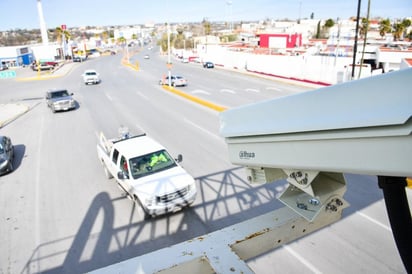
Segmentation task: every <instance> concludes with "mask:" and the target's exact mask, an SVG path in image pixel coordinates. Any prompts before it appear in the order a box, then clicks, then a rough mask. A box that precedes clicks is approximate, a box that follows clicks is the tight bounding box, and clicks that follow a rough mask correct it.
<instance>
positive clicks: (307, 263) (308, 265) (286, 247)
mask: <svg viewBox="0 0 412 274" xmlns="http://www.w3.org/2000/svg"><path fill="white" fill-rule="evenodd" d="M283 248H285V249H286V250H287V251H288V252H289V253H290V254H292V256H294V257H295V258H296V259H298V261H300V262H301V263H302V264H303V265H305V266H306V267H307V268H309V269H310V270H311V271H312V272H313V273H322V272H321V271H320V270H319V269H317V268H316V267H315V266H314V265H313V264H311V263H310V262H309V261H307V260H305V258H303V257H302V256H300V255H299V254H298V253H297V252H295V251H294V250H293V249H292V248H291V247H289V246H286V245H284V246H283Z"/></svg>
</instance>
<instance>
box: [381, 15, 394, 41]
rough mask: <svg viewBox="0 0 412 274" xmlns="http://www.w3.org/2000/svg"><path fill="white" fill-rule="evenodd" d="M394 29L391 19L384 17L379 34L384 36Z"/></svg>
mask: <svg viewBox="0 0 412 274" xmlns="http://www.w3.org/2000/svg"><path fill="white" fill-rule="evenodd" d="M391 30H392V27H391V21H390V20H389V19H383V20H381V21H380V22H379V35H380V36H381V37H382V38H383V37H384V36H385V35H386V34H387V33H390V32H391Z"/></svg>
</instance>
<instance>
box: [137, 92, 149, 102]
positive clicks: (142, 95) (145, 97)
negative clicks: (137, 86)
mask: <svg viewBox="0 0 412 274" xmlns="http://www.w3.org/2000/svg"><path fill="white" fill-rule="evenodd" d="M136 94H137V95H139V96H140V97H142V98H143V99H145V100H147V101H149V97H147V96H146V95H144V94H143V93H141V92H140V91H137V92H136Z"/></svg>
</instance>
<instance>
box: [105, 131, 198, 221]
mask: <svg viewBox="0 0 412 274" xmlns="http://www.w3.org/2000/svg"><path fill="white" fill-rule="evenodd" d="M119 133H121V136H120V137H119V138H117V139H106V137H105V136H104V135H103V133H101V134H100V140H99V143H98V144H97V155H98V157H99V160H100V161H101V163H102V164H103V167H104V170H105V173H106V176H107V178H109V179H110V178H113V176H114V177H115V179H116V181H117V183H118V184H119V186H120V187H121V188H122V189H123V190H124V191H125V192H126V194H127V195H128V196H129V198H130V199H132V200H133V201H134V202H136V203H137V205H138V206H139V205H140V206H141V207H142V209H143V214H144V218H145V219H148V218H150V217H154V216H158V215H162V214H166V213H168V212H175V211H178V210H180V209H182V208H183V207H185V206H189V205H191V204H192V203H193V202H194V201H195V198H196V194H197V190H196V185H195V181H194V179H193V177H192V176H191V175H190V174H188V173H187V172H186V171H185V170H184V169H183V168H182V167H181V166H180V165H179V164H178V163H179V162H181V161H182V155H181V154H179V155H178V158H177V159H173V158H172V157H171V156H170V154H169V153H168V152H167V150H166V149H165V148H164V147H163V146H162V145H160V144H159V143H157V142H156V141H154V140H153V139H151V138H149V137H148V136H147V135H146V134H141V135H136V136H129V133H128V132H120V131H119Z"/></svg>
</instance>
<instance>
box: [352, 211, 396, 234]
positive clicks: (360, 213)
mask: <svg viewBox="0 0 412 274" xmlns="http://www.w3.org/2000/svg"><path fill="white" fill-rule="evenodd" d="M356 213H357V214H359V215H360V216H362V217H363V218H365V219H367V220H369V221H371V222H372V223H374V224H377V225H378V226H380V227H382V228H384V229H386V230H388V231H392V229H391V228H390V227H389V226H387V225H384V224H382V223H381V222H379V221H377V220H375V219H373V218H372V217H369V216H368V215H366V214H365V213H362V212H360V211H356Z"/></svg>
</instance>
